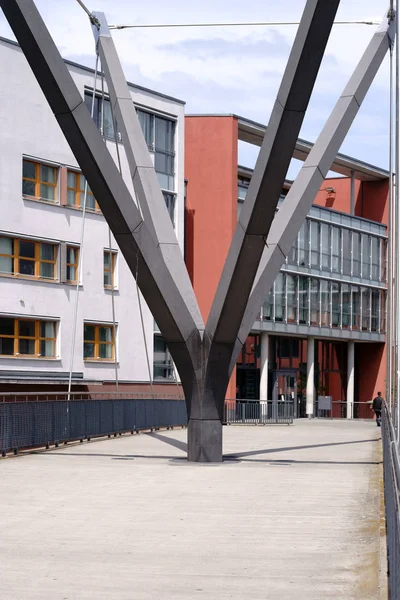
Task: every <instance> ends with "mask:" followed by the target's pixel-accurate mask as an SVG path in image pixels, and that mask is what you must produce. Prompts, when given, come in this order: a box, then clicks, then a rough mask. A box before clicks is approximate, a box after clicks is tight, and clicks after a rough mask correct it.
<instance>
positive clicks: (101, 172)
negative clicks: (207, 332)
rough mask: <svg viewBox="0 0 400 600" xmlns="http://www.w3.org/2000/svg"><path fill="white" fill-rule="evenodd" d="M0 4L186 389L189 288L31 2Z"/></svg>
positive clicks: (197, 341) (193, 336)
mask: <svg viewBox="0 0 400 600" xmlns="http://www.w3.org/2000/svg"><path fill="white" fill-rule="evenodd" d="M0 6H1V8H2V9H3V11H4V13H5V16H6V18H7V20H8V22H9V23H10V25H11V27H12V29H13V31H14V34H15V36H16V38H17V39H18V41H19V43H20V46H21V48H22V50H23V52H24V54H25V56H26V58H27V60H28V62H29V64H30V66H31V68H32V71H33V73H34V74H35V76H36V79H37V80H38V82H39V85H40V86H41V88H42V91H43V93H44V95H45V96H46V98H47V101H48V102H49V104H50V107H51V109H52V110H53V112H54V115H55V117H56V119H57V121H58V123H59V125H60V127H61V129H62V131H63V133H64V135H65V137H66V139H67V141H68V143H69V145H70V147H71V150H72V151H73V153H74V155H75V157H76V159H77V161H78V163H79V165H80V167H81V169H82V171H83V172H84V173H85V176H86V178H87V180H88V182H89V185H90V187H91V189H92V190H93V193H94V195H95V196H96V198H97V200H98V202H99V205H100V208H101V210H102V212H103V214H104V216H105V218H106V220H107V222H108V224H109V225H110V228H111V230H112V232H113V234H114V236H115V238H116V240H117V242H118V245H119V247H120V249H121V252H122V254H123V255H124V258H125V260H126V261H127V263H128V265H129V267H130V269H131V271H132V274H133V275H134V276H135V275H136V269H137V265H138V273H139V277H138V283H139V287H140V290H141V292H142V294H143V296H144V298H145V300H146V302H147V304H148V305H149V307H150V310H151V312H152V313H153V316H154V318H155V319H156V321H157V323H158V325H159V327H160V330H161V332H162V334H163V336H164V337H165V338H166V339H167V340H170V341H171V353H172V354H173V356H174V360H175V361H176V362H177V363H179V364H180V365H181V367H180V369H179V371H180V374H181V378H182V382H183V383H184V385H185V386H186V388H187V389H190V388H191V386H192V385H193V381H194V376H193V371H194V366H193V361H192V358H191V356H192V354H191V352H190V350H189V346H188V343H187V342H188V340H190V344H191V345H192V346H200V345H201V336H200V331H199V325H201V323H199V319H198V317H197V316H196V307H195V306H193V293H189V294H188V293H187V289H184V290H183V291H184V295H183V294H182V292H181V289H180V281H179V276H178V275H177V274H176V272H174V267H173V266H171V267H170V268H168V267H167V265H166V262H165V257H166V254H167V253H168V248H167V249H165V248H163V251H161V248H160V246H159V244H158V241H157V240H156V239H155V236H154V230H151V229H150V230H149V228H148V226H147V224H146V223H145V222H144V221H143V219H142V217H141V215H140V212H139V210H138V209H137V207H136V205H135V203H134V201H133V199H132V196H131V195H130V193H129V191H128V189H127V187H126V185H125V183H124V181H123V180H122V178H121V176H120V173H119V172H118V169H117V167H116V165H115V163H114V161H113V159H112V157H111V155H110V153H109V152H108V150H107V148H106V146H105V144H104V142H103V140H102V138H101V136H100V134H99V132H98V131H97V128H96V126H95V124H94V123H93V121H92V119H91V117H90V114H89V111H88V110H87V108H86V106H85V104H84V102H83V99H82V96H81V95H80V93H79V91H78V89H77V88H76V86H75V83H74V82H73V80H72V77H71V75H70V74H69V72H68V69H67V67H66V66H65V63H64V61H63V59H62V58H61V56H60V54H59V52H58V50H57V48H56V46H55V44H54V42H53V40H52V38H51V36H50V34H49V32H48V31H47V28H46V26H45V24H44V22H43V20H42V18H41V16H40V14H39V12H38V11H37V9H36V6H35V4H34V2H33V1H32V0H1V2H0ZM188 307H189V308H188ZM182 367H184V368H182Z"/></svg>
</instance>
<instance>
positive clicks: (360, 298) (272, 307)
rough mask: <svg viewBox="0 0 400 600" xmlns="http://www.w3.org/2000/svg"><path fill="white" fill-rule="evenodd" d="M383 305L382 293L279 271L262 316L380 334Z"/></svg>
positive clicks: (383, 325) (384, 303)
mask: <svg viewBox="0 0 400 600" xmlns="http://www.w3.org/2000/svg"><path fill="white" fill-rule="evenodd" d="M385 305H386V292H385V291H384V290H379V289H373V288H367V287H365V286H358V285H354V284H350V283H346V282H337V281H328V280H327V279H318V278H316V277H306V276H303V275H294V274H291V273H284V272H281V273H279V275H278V277H277V279H276V280H275V284H274V286H273V288H272V289H271V291H270V293H269V295H268V297H267V299H266V301H265V303H264V305H263V308H262V312H261V315H262V318H263V319H264V320H269V321H272V322H274V321H275V322H285V323H288V324H295V325H298V324H299V325H310V326H314V327H333V328H335V329H353V330H355V331H373V332H382V333H383V332H384V331H385Z"/></svg>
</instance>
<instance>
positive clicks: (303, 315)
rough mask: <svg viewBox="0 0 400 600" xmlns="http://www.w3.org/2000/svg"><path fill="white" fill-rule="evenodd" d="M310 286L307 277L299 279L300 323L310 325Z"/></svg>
mask: <svg viewBox="0 0 400 600" xmlns="http://www.w3.org/2000/svg"><path fill="white" fill-rule="evenodd" d="M308 284H309V280H308V279H307V277H299V323H301V324H302V325H304V324H307V323H308Z"/></svg>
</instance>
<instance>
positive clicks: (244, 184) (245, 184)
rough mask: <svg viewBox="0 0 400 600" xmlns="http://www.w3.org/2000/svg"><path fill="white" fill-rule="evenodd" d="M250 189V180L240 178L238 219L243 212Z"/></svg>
mask: <svg viewBox="0 0 400 600" xmlns="http://www.w3.org/2000/svg"><path fill="white" fill-rule="evenodd" d="M248 189H249V180H248V179H240V178H239V180H238V219H239V217H240V213H241V212H242V208H243V204H244V201H245V200H246V196H247V191H248Z"/></svg>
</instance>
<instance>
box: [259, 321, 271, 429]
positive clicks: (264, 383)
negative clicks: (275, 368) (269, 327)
mask: <svg viewBox="0 0 400 600" xmlns="http://www.w3.org/2000/svg"><path fill="white" fill-rule="evenodd" d="M268 344H269V337H268V333H266V332H265V331H263V332H262V333H261V334H260V346H261V348H260V420H263V419H264V418H266V417H267V415H268Z"/></svg>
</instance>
